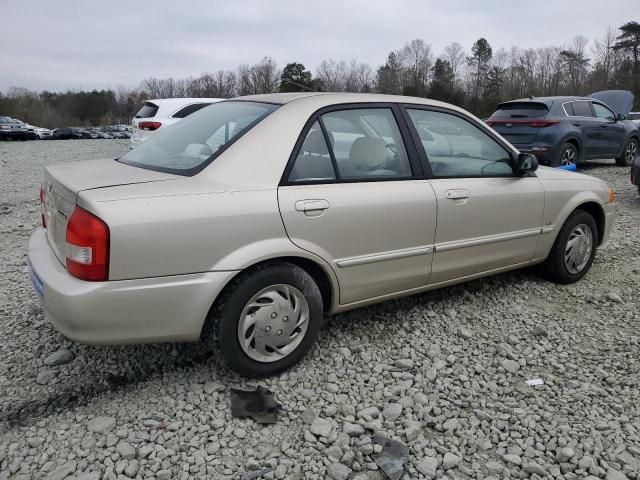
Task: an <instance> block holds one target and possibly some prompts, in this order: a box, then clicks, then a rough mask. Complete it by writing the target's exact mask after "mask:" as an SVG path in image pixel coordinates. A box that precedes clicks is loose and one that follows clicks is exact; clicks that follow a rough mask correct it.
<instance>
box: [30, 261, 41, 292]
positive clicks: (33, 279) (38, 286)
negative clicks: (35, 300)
mask: <svg viewBox="0 0 640 480" xmlns="http://www.w3.org/2000/svg"><path fill="white" fill-rule="evenodd" d="M29 274H30V275H31V283H33V288H34V289H35V291H36V293H37V294H38V295H40V296H41V297H44V283H43V282H42V279H41V278H40V277H39V276H38V274H37V273H36V271H35V270H34V269H33V267H32V266H31V262H29Z"/></svg>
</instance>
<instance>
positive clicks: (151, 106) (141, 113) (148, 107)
mask: <svg viewBox="0 0 640 480" xmlns="http://www.w3.org/2000/svg"><path fill="white" fill-rule="evenodd" d="M156 113H158V105H156V104H155V103H151V102H144V105H142V108H141V109H140V110H138V113H136V118H151V117H154V116H155V115H156Z"/></svg>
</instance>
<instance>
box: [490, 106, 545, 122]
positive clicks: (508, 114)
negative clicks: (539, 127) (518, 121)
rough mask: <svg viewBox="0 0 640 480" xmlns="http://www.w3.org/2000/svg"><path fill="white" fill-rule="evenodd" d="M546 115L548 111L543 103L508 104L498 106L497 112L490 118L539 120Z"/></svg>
mask: <svg viewBox="0 0 640 480" xmlns="http://www.w3.org/2000/svg"><path fill="white" fill-rule="evenodd" d="M547 113H549V109H548V108H547V106H546V105H545V104H544V103H536V102H510V103H503V104H502V105H498V110H496V111H495V112H494V114H493V115H491V118H492V119H496V118H539V117H544V116H545V115H546V114H547Z"/></svg>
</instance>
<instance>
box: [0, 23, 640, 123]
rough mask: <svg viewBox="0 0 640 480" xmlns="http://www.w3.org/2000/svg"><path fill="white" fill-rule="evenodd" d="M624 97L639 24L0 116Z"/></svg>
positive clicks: (3, 107) (38, 106)
mask: <svg viewBox="0 0 640 480" xmlns="http://www.w3.org/2000/svg"><path fill="white" fill-rule="evenodd" d="M607 89H623V90H630V91H632V92H633V93H634V94H635V96H636V105H640V24H639V23H638V22H635V21H631V22H627V23H625V24H624V25H622V26H620V27H619V28H618V29H613V28H611V27H610V28H609V29H608V30H607V31H606V33H605V34H604V35H603V36H602V37H601V38H598V39H595V40H593V41H591V42H590V41H589V39H587V38H586V37H584V36H576V37H575V38H574V39H573V40H572V41H571V43H569V44H566V45H561V46H546V47H539V48H520V47H518V46H512V47H511V48H509V49H505V48H500V49H497V50H494V48H493V47H492V46H491V44H490V43H489V41H488V40H487V39H485V38H479V39H478V40H477V41H475V42H474V43H473V45H471V48H470V50H469V51H466V50H465V49H464V47H463V46H462V45H460V44H459V43H457V42H453V43H451V44H449V45H447V46H446V47H445V48H444V50H443V51H442V52H440V54H439V55H434V53H433V51H432V48H431V46H430V45H429V43H427V42H426V41H424V40H422V39H415V40H412V41H410V42H408V43H407V44H406V45H404V46H403V47H402V48H399V49H398V50H393V51H391V52H390V53H389V54H388V55H387V58H386V61H385V63H384V64H383V65H381V66H379V67H378V68H376V69H374V68H372V67H371V66H370V65H368V64H366V63H361V62H358V61H357V60H351V61H350V62H346V61H336V60H333V59H328V60H324V61H322V62H321V63H320V64H319V65H318V67H317V68H316V71H315V74H313V73H312V72H311V71H310V70H309V69H307V68H306V67H305V66H304V64H302V63H300V62H291V63H288V64H287V65H285V66H284V67H283V68H282V69H280V68H279V67H278V65H277V64H276V62H275V61H274V60H273V59H272V58H270V57H264V58H263V59H262V60H261V61H259V62H258V63H256V64H253V65H249V64H243V65H240V66H239V67H238V68H237V69H236V70H235V71H232V70H219V71H217V72H215V73H204V74H202V75H200V76H198V77H189V78H184V79H173V78H165V79H159V78H154V77H150V78H147V79H145V80H143V81H142V82H141V83H140V85H139V86H138V87H137V88H132V89H127V88H124V87H121V88H119V89H117V90H115V91H114V90H100V91H98V90H93V91H90V92H85V91H80V92H77V91H67V92H50V91H42V92H34V91H30V90H27V89H24V88H18V87H11V88H9V89H8V91H7V92H5V93H4V94H3V93H2V92H0V115H7V116H11V117H16V118H20V119H21V120H24V121H26V122H29V123H32V124H35V125H39V126H46V127H58V126H64V125H78V126H80V125H101V124H102V125H104V124H114V123H129V122H130V121H131V118H132V117H133V116H134V115H135V113H136V111H137V110H138V109H139V108H140V106H141V104H142V102H143V101H145V100H147V99H150V98H170V97H214V98H231V97H234V96H239V95H252V94H259V93H273V92H295V91H307V90H308V91H326V92H362V93H367V92H379V93H387V94H398V95H410V96H418V97H429V98H433V99H436V100H443V101H445V102H449V103H453V104H455V105H458V106H461V107H463V108H466V109H467V110H470V111H471V112H473V113H475V114H476V115H479V116H488V115H490V114H491V113H492V112H493V111H494V110H495V108H496V105H497V104H498V103H500V102H502V101H505V100H510V99H513V98H519V97H528V96H548V95H587V94H589V93H592V92H594V91H597V90H607Z"/></svg>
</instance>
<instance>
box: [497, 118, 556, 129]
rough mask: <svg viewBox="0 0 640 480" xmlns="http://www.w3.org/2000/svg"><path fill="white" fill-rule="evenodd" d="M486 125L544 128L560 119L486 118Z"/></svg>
mask: <svg viewBox="0 0 640 480" xmlns="http://www.w3.org/2000/svg"><path fill="white" fill-rule="evenodd" d="M486 123H487V125H489V126H490V127H493V126H494V125H504V126H506V127H511V126H513V125H526V126H528V127H531V128H545V127H551V126H553V125H558V124H559V123H560V120H521V119H518V120H487V122H486Z"/></svg>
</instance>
